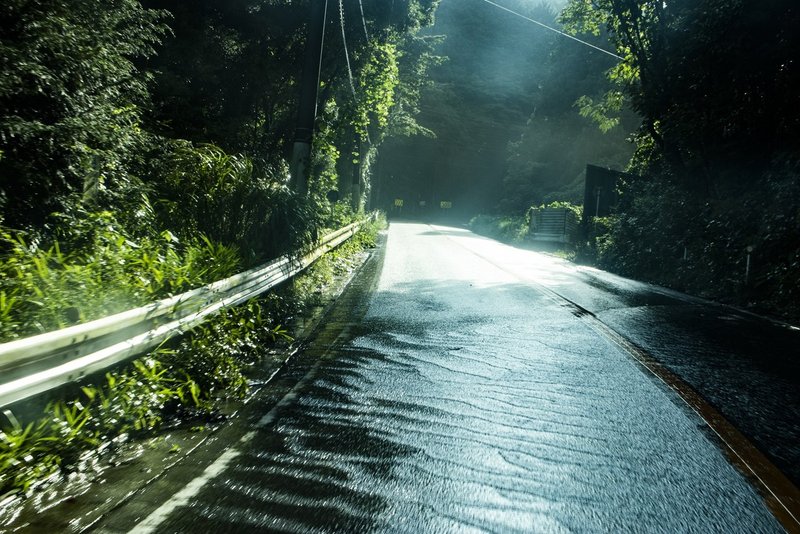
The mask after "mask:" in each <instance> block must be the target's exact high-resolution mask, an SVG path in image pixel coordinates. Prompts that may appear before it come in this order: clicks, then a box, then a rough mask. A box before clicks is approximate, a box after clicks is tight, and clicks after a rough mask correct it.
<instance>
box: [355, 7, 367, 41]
mask: <svg viewBox="0 0 800 534" xmlns="http://www.w3.org/2000/svg"><path fill="white" fill-rule="evenodd" d="M358 9H360V10H361V24H363V25H364V37H366V38H367V41H369V32H367V19H365V18H364V5H363V4H362V3H361V0H358Z"/></svg>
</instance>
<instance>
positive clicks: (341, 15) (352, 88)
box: [339, 0, 356, 98]
mask: <svg viewBox="0 0 800 534" xmlns="http://www.w3.org/2000/svg"><path fill="white" fill-rule="evenodd" d="M339 22H340V25H341V27H342V44H343V45H344V59H345V61H346V62H347V76H348V78H349V79H350V91H351V92H352V93H353V98H356V84H355V83H354V82H353V70H352V69H351V68H350V53H349V52H348V51H347V36H346V35H345V32H344V2H343V0H339Z"/></svg>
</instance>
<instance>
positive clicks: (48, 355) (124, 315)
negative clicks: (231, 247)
mask: <svg viewBox="0 0 800 534" xmlns="http://www.w3.org/2000/svg"><path fill="white" fill-rule="evenodd" d="M362 224H363V223H361V222H358V223H353V224H351V225H349V226H346V227H344V228H341V229H340V230H337V231H335V232H332V233H330V234H328V235H326V236H325V237H323V238H322V240H321V241H320V244H319V245H318V246H317V247H316V248H315V249H314V250H313V251H311V252H310V253H308V254H307V255H305V256H303V257H301V258H292V257H290V256H289V255H286V256H283V257H281V258H279V259H277V260H274V261H272V262H270V263H267V264H265V265H262V266H260V267H255V268H253V269H250V270H248V271H245V272H242V273H239V274H236V275H234V276H231V277H230V278H226V279H224V280H219V281H217V282H214V283H211V284H209V285H206V286H203V287H200V288H197V289H193V290H191V291H188V292H186V293H182V294H180V295H175V296H173V297H169V298H166V299H163V300H160V301H158V302H154V303H152V304H148V305H146V306H142V307H139V308H135V309H132V310H128V311H124V312H121V313H118V314H115V315H111V316H108V317H104V318H102V319H97V320H95V321H91V322H88V323H84V324H80V325H75V326H72V327H69V328H63V329H61V330H56V331H53V332H48V333H45V334H40V335H36V336H32V337H28V338H24V339H19V340H16V341H11V342H9V343H4V344H0V407H2V406H7V405H9V404H12V403H14V402H17V401H20V400H23V399H26V398H28V397H32V396H34V395H37V394H39V393H42V392H45V391H48V390H50V389H53V388H56V387H58V386H61V385H64V384H67V383H69V382H73V381H75V380H78V379H79V378H81V377H83V376H85V375H87V374H91V373H93V372H96V371H99V370H102V369H105V368H107V367H109V366H111V365H114V364H116V363H119V362H122V361H124V360H126V359H129V358H132V357H133V356H136V355H139V354H142V353H143V352H145V351H147V350H148V349H151V348H153V347H155V346H157V345H159V344H160V343H162V342H163V341H165V340H166V339H168V338H170V337H171V336H174V335H176V334H180V333H183V332H186V331H188V330H190V329H191V328H193V327H194V326H196V325H198V324H200V323H201V322H203V321H205V320H206V319H207V318H209V317H210V316H212V315H214V314H216V313H218V312H219V311H221V310H223V309H224V308H227V307H230V306H235V305H237V304H239V303H241V302H244V301H246V300H249V299H251V298H253V297H255V296H257V295H259V294H261V293H263V292H265V291H267V290H269V289H270V288H272V287H275V286H276V285H278V284H279V283H281V282H284V281H286V280H288V279H290V278H292V277H293V276H294V275H296V274H297V273H299V272H300V271H302V270H303V269H305V268H306V267H308V266H309V265H311V264H312V263H314V261H316V260H317V259H318V258H319V257H320V256H322V255H323V254H325V253H326V252H328V251H330V250H331V249H333V248H335V247H337V246H339V245H340V244H342V243H343V242H345V241H346V240H348V239H349V238H350V237H352V236H353V235H354V234H355V233H356V232H357V231H358V229H359V228H360V226H361V225H362Z"/></svg>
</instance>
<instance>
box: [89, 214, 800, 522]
mask: <svg viewBox="0 0 800 534" xmlns="http://www.w3.org/2000/svg"><path fill="white" fill-rule="evenodd" d="M370 268H372V269H375V270H376V275H378V274H379V276H377V277H376V283H377V287H374V291H371V292H368V291H367V290H369V289H373V288H371V287H361V288H360V289H359V288H358V287H356V288H355V289H352V290H350V291H348V292H347V293H346V294H345V295H344V296H343V298H342V300H341V302H340V303H339V304H340V305H339V306H338V307H337V308H336V309H335V310H334V313H333V315H332V318H331V321H330V323H329V324H328V326H327V327H326V328H325V329H324V330H323V331H322V332H321V333H320V335H319V337H318V338H317V340H316V341H315V342H314V343H313V344H312V345H311V346H310V347H309V348H308V350H307V351H306V353H305V354H304V355H302V356H301V357H300V358H299V360H298V362H297V364H296V365H295V366H294V367H293V368H292V369H290V370H289V371H288V372H287V373H286V376H284V377H283V378H282V380H283V381H286V382H288V383H292V384H296V385H294V386H293V389H292V390H291V391H290V393H289V394H288V395H287V396H286V397H284V399H283V400H282V401H281V402H280V403H279V404H278V405H277V406H276V407H275V408H274V409H272V410H271V411H270V412H269V413H267V414H266V415H265V416H264V417H262V418H261V420H260V421H259V423H258V424H257V428H256V429H255V430H253V431H252V432H251V433H250V434H249V435H248V437H247V439H246V440H244V442H243V443H240V444H238V445H236V446H235V447H233V448H232V449H230V450H229V451H228V452H226V453H225V454H223V457H224V458H223V457H221V460H220V461H219V462H218V463H217V464H216V467H214V466H212V468H209V469H208V470H206V473H205V476H204V477H203V478H202V480H200V479H198V480H195V481H194V483H193V484H191V485H190V486H191V488H190V490H187V489H184V491H183V493H182V495H181V496H180V497H179V498H173V500H170V498H169V496H164V497H163V499H160V503H161V504H162V506H161V509H160V511H158V510H157V511H156V513H153V512H152V510H149V509H145V508H142V510H143V511H142V512H141V513H140V516H137V517H138V519H137V523H138V527H137V528H136V529H134V530H133V532H140V533H141V532H194V531H196V532H253V531H294V532H313V531H320V532H322V531H324V532H332V531H358V532H363V531H386V532H487V531H488V532H781V531H782V528H781V527H780V525H779V524H778V523H777V521H776V520H775V519H774V518H773V516H772V515H771V514H770V512H769V511H768V510H767V508H766V507H765V505H764V502H763V500H762V498H761V497H760V496H759V494H758V493H757V492H756V490H755V489H753V487H751V485H750V484H749V483H748V482H747V481H746V480H745V479H744V477H743V475H741V474H740V473H739V472H738V471H737V470H736V469H735V468H734V467H732V466H731V465H730V464H729V462H728V461H727V459H726V457H725V455H724V454H723V452H721V449H720V447H719V445H718V444H717V443H715V442H714V440H713V439H712V438H711V437H710V435H709V433H708V431H707V428H706V426H705V424H704V423H703V422H702V421H701V420H700V419H699V418H698V417H697V416H696V415H695V414H694V413H693V412H690V411H689V410H688V409H687V408H686V407H685V405H684V404H683V403H682V402H681V401H680V400H679V399H678V398H677V397H676V395H675V394H674V393H672V392H671V391H670V390H668V389H667V388H666V387H665V386H664V385H663V384H661V383H660V382H658V381H657V380H655V379H654V378H653V377H652V376H651V375H649V374H648V373H646V372H645V371H643V369H642V368H641V367H640V366H638V365H637V364H636V363H635V362H634V360H633V359H632V358H631V357H630V356H629V355H627V354H626V353H624V352H623V351H622V350H621V349H620V348H619V347H618V346H617V345H615V344H613V343H612V342H611V341H609V340H608V339H606V338H605V337H604V336H602V335H601V334H599V333H598V332H597V331H596V330H595V329H593V328H591V326H590V325H588V324H587V322H586V321H585V320H584V319H583V318H581V317H580V316H579V314H576V313H574V311H575V310H574V309H573V308H570V307H569V306H565V305H564V303H563V302H559V300H558V299H557V298H554V297H553V296H552V295H549V294H547V293H546V292H543V291H542V289H541V288H542V287H548V288H550V289H552V290H554V291H556V292H557V293H559V294H562V295H565V296H566V297H567V298H569V299H571V300H573V301H575V302H578V303H579V304H581V305H582V306H583V307H585V308H587V309H589V310H591V311H592V312H594V313H595V314H596V315H597V317H599V318H600V319H601V320H602V321H604V322H606V323H607V324H609V325H611V326H613V327H614V328H615V329H617V330H618V331H624V332H625V333H626V335H628V336H630V337H631V338H632V339H633V340H634V341H636V342H637V343H638V344H640V345H642V346H645V347H646V348H648V349H650V350H651V351H652V352H653V353H654V354H655V353H657V352H658V351H659V350H666V351H667V352H669V353H670V354H672V356H665V358H667V359H669V358H673V359H674V360H675V361H677V362H678V363H674V362H669V361H667V362H665V363H667V364H668V365H670V366H675V367H680V368H681V369H682V370H683V371H685V372H686V373H687V375H688V378H687V380H689V381H690V382H691V380H693V378H692V377H695V375H697V376H696V377H695V379H696V380H699V381H700V382H703V381H705V382H709V383H711V384H712V386H713V385H714V384H716V382H715V381H714V379H713V377H712V376H709V375H708V365H706V364H702V365H701V364H698V363H697V362H696V359H697V358H706V355H705V354H706V353H708V354H710V356H708V357H707V358H708V359H710V361H711V364H710V365H711V367H712V368H718V370H719V372H720V373H722V374H723V375H725V376H727V375H726V373H727V374H728V375H731V376H734V375H736V374H737V370H738V371H741V372H745V373H751V376H748V377H745V378H741V379H740V378H737V377H736V376H734V378H736V380H734V383H733V384H727V385H724V386H718V387H716V386H714V387H711V388H710V389H709V388H706V389H709V391H710V392H711V393H714V394H717V395H718V396H719V397H720V398H721V399H724V400H726V401H727V402H728V405H726V406H725V407H724V409H730V410H731V411H732V413H736V412H737V411H741V410H745V409H746V408H747V406H748V402H754V401H752V400H751V401H746V400H740V401H738V403H737V399H738V397H737V398H732V397H736V395H733V393H732V391H735V388H737V387H739V385H740V384H741V383H746V384H750V383H751V382H752V381H756V382H759V381H760V382H763V384H762V385H764V386H766V383H767V382H768V381H769V380H773V378H772V377H773V375H774V374H775V372H776V369H777V370H779V371H785V369H783V368H782V367H777V368H776V367H775V366H776V365H778V363H775V362H778V361H779V360H780V362H783V361H784V360H783V359H778V360H775V362H770V363H769V364H765V365H764V366H763V368H762V367H759V366H757V365H756V366H754V365H752V362H751V363H748V364H747V366H745V365H744V363H742V362H744V361H745V359H746V358H747V357H748V354H749V353H748V350H750V348H748V347H749V345H747V346H743V345H742V344H741V343H740V344H739V346H737V347H735V348H737V350H738V352H735V353H734V354H738V356H736V357H735V358H734V357H733V356H730V354H728V352H729V351H728V348H727V344H731V343H734V341H735V340H731V339H728V337H726V334H725V332H724V328H722V327H714V328H712V327H709V326H708V325H705V323H702V322H699V321H701V320H706V322H707V323H708V324H710V325H717V323H719V321H722V324H723V325H733V326H732V331H738V332H739V334H740V336H743V332H744V329H745V327H744V326H743V325H750V324H751V323H753V324H754V325H756V326H752V325H751V327H752V328H756V327H758V328H759V329H761V330H763V329H767V330H768V329H769V328H775V329H777V330H776V332H778V331H779V332H782V333H783V334H785V335H786V336H787V337H786V339H783V338H781V340H780V342H781V343H783V342H787V343H788V342H791V341H792V340H796V339H797V337H796V335H795V334H793V333H792V332H791V331H788V330H787V331H786V332H784V330H785V329H781V328H780V327H777V326H772V325H769V324H767V323H763V324H762V323H761V322H760V321H756V320H755V319H752V318H749V317H747V316H743V315H740V314H731V312H730V311H729V310H727V311H726V309H725V308H718V307H714V306H707V305H705V304H702V303H699V302H696V301H691V300H686V299H685V298H683V297H680V296H678V295H675V294H672V293H669V292H665V291H662V290H657V289H654V288H651V287H648V286H644V285H641V284H636V283H633V282H630V281H625V280H622V279H619V278H617V277H613V276H610V275H607V274H605V273H599V272H597V271H592V270H586V269H579V268H576V267H574V266H571V265H569V264H566V263H563V262H560V261H558V260H555V259H553V258H550V257H547V256H543V255H540V254H536V253H532V252H528V251H522V250H518V249H513V248H511V247H506V246H504V245H501V244H498V243H496V242H493V241H490V240H486V239H483V238H480V237H477V236H475V235H473V234H470V233H469V232H466V231H464V230H459V229H453V228H445V227H434V226H429V225H422V224H410V223H403V224H400V223H395V224H393V225H392V226H391V228H390V231H389V236H388V241H387V246H386V251H385V259H384V262H383V265H382V268H381V266H380V264H374V265H372V266H371V267H370V266H368V268H367V270H369V269H370ZM365 280H367V281H365ZM368 280H369V273H365V274H364V276H363V277H362V280H360V282H359V283H361V284H362V285H366V286H369V283H370V282H369V281H368ZM637 299H638V300H637ZM715 314H716V315H715ZM724 314H727V315H729V316H730V317H731V318H729V319H726V318H725V317H721V316H722V315H724ZM714 317H715V318H714ZM682 318H683V321H682V320H681V319H682ZM669 321H674V325H672V326H671V325H670V323H669ZM754 321H755V322H754ZM756 323H757V324H756ZM715 328H719V329H721V330H715ZM694 329H699V334H698V335H697V336H695V335H694V332H693V330H694ZM761 330H759V331H761ZM764 335H765V336H767V334H764ZM683 336H685V337H683ZM715 336H721V339H722V340H723V341H726V343H727V344H723V345H721V346H720V345H719V343H718V342H719V341H720V340H719V339H717V337H715ZM792 336H795V337H792ZM744 337H747V336H744ZM768 337H770V339H772V338H773V337H774V336H771V335H770V336H768ZM779 337H780V336H779ZM787 340H788V341H787ZM773 341H774V339H773ZM734 344H735V343H734ZM664 347H666V349H664ZM789 347H791V344H790V345H789ZM762 348H763V346H762ZM673 349H676V350H673ZM753 350H755V349H753ZM751 352H752V351H751ZM725 354H728V359H725V357H724V356H725ZM681 355H683V356H681ZM681 358H683V359H681ZM731 358H732V359H731ZM737 358H738V359H737ZM721 362H724V363H727V364H728V367H729V368H728V367H726V366H725V365H723V364H722V363H721ZM736 362H738V364H737V363H736ZM704 365H705V367H704ZM790 367H791V366H790ZM309 369H310V371H309ZM792 370H793V368H792ZM779 375H781V373H779ZM781 376H782V375H781ZM298 380H299V382H298ZM784 386H785V387H786V388H789V387H790V386H791V380H790V379H789V378H786V384H782V385H781V386H780V387H778V388H777V389H776V390H773V391H778V392H780V391H781V390H780V388H781V387H784ZM759 387H761V386H758V385H757V386H753V387H752V389H753V391H754V392H755V393H754V395H755V396H756V398H758V397H759V395H762V396H768V395H767V393H766V392H764V391H761V392H760V393H759V391H758V390H759ZM701 389H702V388H701ZM746 393H748V394H749V393H750V390H747V391H746ZM783 393H785V395H786V397H785V398H783V399H782V400H777V401H772V405H769V406H765V407H763V410H765V412H764V413H760V412H758V410H756V411H757V412H758V413H757V415H756V416H754V417H751V419H753V418H755V419H758V420H761V419H763V418H764V417H769V416H770V413H769V411H770V410H776V409H777V408H778V406H779V405H781V403H783V406H784V408H786V407H788V409H789V410H790V413H789V417H791V416H792V412H791V410H796V409H797V398H796V396H797V391H796V390H794V391H790V390H789V389H786V391H784V392H783ZM705 394H706V393H705V392H704V395H705ZM739 396H741V397H744V396H745V393H742V394H741V395H739ZM729 397H731V398H729ZM743 407H744V408H743ZM758 409H759V410H760V409H762V408H761V407H758ZM745 411H746V410H745ZM784 411H785V410H784ZM765 414H766V415H765ZM726 415H727V414H726ZM784 415H785V414H784ZM745 419H746V418H745ZM794 421H797V419H794ZM750 424H751V426H753V427H757V428H762V427H764V426H765V425H764V424H758V423H757V422H753V421H751V423H750ZM773 426H775V427H776V428H773V429H772V430H770V432H777V433H780V434H781V436H783V437H786V436H791V435H792V432H796V431H797V429H796V428H794V429H792V428H790V427H791V424H788V423H787V424H783V423H780V424H778V423H776V424H775V425H773ZM766 427H770V425H769V424H767V425H766ZM770 428H771V427H770ZM760 432H762V434H763V432H764V431H763V430H760ZM768 438H769V436H766V435H765V436H762V439H768ZM778 441H781V440H778ZM794 443H796V442H794ZM231 451H233V452H231ZM774 451H777V452H775V454H776V455H778V456H777V457H781V456H780V455H781V454H782V455H784V456H785V457H786V458H788V459H791V458H794V457H795V456H792V455H796V454H797V451H796V450H795V449H794V446H793V444H792V442H788V444H787V443H786V442H784V441H781V445H780V446H778V447H777V449H775V448H774V450H773V452H774ZM223 460H224V461H223ZM113 524H114V521H113V518H112V521H110V522H109V523H107V524H106V526H105V527H106V528H105V529H106V530H108V531H112V530H114V529H112V528H111V527H110V526H109V525H113ZM117 528H120V531H127V530H128V528H125V529H122V526H121V525H117ZM101 530H103V529H101Z"/></svg>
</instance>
